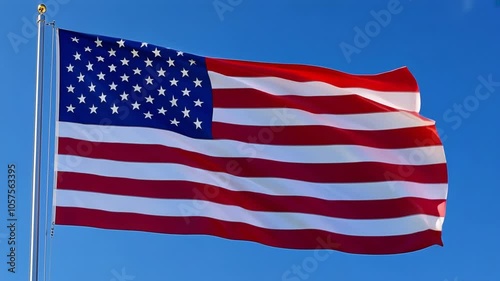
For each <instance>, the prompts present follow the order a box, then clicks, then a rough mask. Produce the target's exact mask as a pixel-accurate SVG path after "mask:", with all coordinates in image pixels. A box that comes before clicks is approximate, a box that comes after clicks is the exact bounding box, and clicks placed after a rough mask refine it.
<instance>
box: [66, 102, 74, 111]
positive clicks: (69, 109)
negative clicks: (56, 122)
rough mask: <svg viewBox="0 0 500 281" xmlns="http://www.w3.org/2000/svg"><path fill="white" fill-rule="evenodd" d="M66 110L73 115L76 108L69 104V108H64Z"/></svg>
mask: <svg viewBox="0 0 500 281" xmlns="http://www.w3.org/2000/svg"><path fill="white" fill-rule="evenodd" d="M66 108H67V109H68V111H67V112H73V113H75V108H76V107H74V106H73V105H72V104H70V105H69V106H66Z"/></svg>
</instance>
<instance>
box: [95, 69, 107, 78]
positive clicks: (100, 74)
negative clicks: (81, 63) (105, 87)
mask: <svg viewBox="0 0 500 281" xmlns="http://www.w3.org/2000/svg"><path fill="white" fill-rule="evenodd" d="M104 76H106V74H104V73H102V71H101V73H99V74H97V77H99V80H104Z"/></svg>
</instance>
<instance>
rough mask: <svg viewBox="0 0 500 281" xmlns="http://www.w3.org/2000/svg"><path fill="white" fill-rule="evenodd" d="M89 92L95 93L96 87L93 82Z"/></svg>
mask: <svg viewBox="0 0 500 281" xmlns="http://www.w3.org/2000/svg"><path fill="white" fill-rule="evenodd" d="M89 92H95V85H94V83H92V82H90V86H89Z"/></svg>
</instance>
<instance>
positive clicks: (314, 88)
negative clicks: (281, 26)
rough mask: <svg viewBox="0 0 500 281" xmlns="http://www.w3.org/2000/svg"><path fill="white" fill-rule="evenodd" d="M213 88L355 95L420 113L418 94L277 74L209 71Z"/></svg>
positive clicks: (286, 93)
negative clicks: (232, 74)
mask: <svg viewBox="0 0 500 281" xmlns="http://www.w3.org/2000/svg"><path fill="white" fill-rule="evenodd" d="M208 76H209V77H210V83H211V84H212V88H213V89H248V88H252V89H256V90H259V91H263V92H267V93H269V94H273V95H276V96H282V95H296V96H306V97H312V96H344V95H352V94H357V95H360V96H362V97H364V98H367V99H370V100H373V101H375V102H377V103H380V104H384V105H387V106H390V107H392V108H396V109H402V110H408V111H414V112H419V111H420V93H418V92H381V91H374V90H369V89H364V88H340V87H336V86H333V85H331V84H328V83H325V82H319V81H313V82H296V81H291V80H287V79H283V78H278V77H232V76H226V75H223V74H220V73H217V72H213V71H209V72H208Z"/></svg>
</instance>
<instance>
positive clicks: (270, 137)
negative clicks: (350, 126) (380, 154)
mask: <svg viewBox="0 0 500 281" xmlns="http://www.w3.org/2000/svg"><path fill="white" fill-rule="evenodd" d="M276 123H277V124H276V125H275V126H268V127H262V126H245V125H234V124H226V123H221V122H213V123H212V135H213V137H214V138H215V139H230V140H236V141H241V142H246V143H250V144H247V145H243V147H244V148H247V147H248V149H249V150H252V151H253V150H255V149H253V146H252V145H251V144H252V143H257V144H276V145H334V144H345V145H362V146H369V147H375V148H411V147H421V146H434V145H441V140H440V139H439V136H438V134H437V131H436V128H435V126H434V125H430V126H422V127H411V128H404V129H393V130H379V131H359V130H347V129H339V128H334V127H328V126H279V120H278V121H277V122H276Z"/></svg>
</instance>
